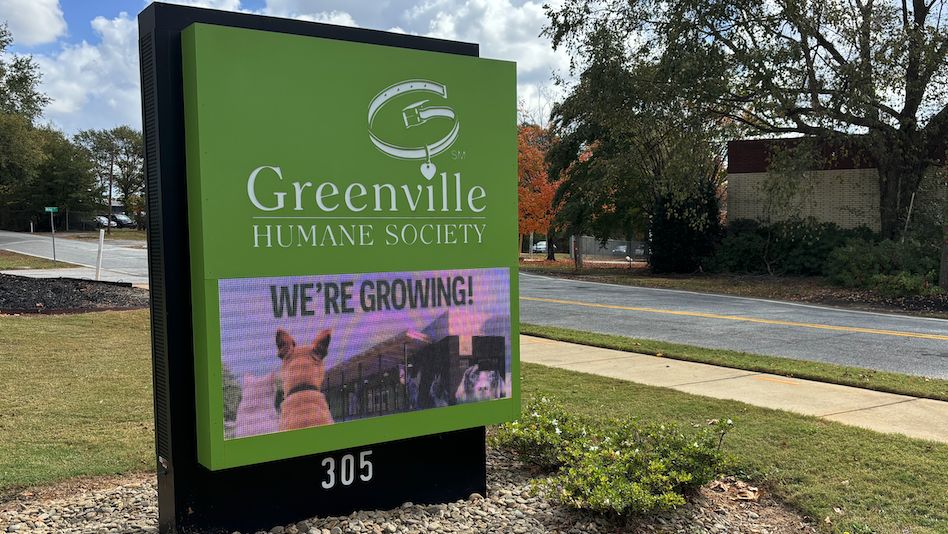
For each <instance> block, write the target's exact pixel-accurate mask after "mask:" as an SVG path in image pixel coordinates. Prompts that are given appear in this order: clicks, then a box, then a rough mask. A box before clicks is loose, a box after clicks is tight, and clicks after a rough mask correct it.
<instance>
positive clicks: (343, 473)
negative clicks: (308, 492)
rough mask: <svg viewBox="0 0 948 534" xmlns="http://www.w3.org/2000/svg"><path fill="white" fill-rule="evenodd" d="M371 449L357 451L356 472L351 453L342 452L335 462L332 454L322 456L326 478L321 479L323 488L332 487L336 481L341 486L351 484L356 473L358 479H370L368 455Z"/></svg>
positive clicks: (370, 469)
mask: <svg viewBox="0 0 948 534" xmlns="http://www.w3.org/2000/svg"><path fill="white" fill-rule="evenodd" d="M371 455H372V451H370V450H369V451H362V452H360V453H359V466H358V473H356V470H357V469H356V458H355V455H352V454H344V455H343V456H342V458H340V459H339V461H338V462H337V461H336V459H335V458H333V457H332V456H327V457H325V458H323V461H322V466H323V467H324V468H325V469H326V478H325V479H323V481H322V483H321V484H322V486H323V489H332V488H334V487H336V484H337V483H341V484H342V485H343V486H351V485H352V483H353V482H355V479H356V475H357V474H358V477H359V480H361V481H362V482H368V481H370V480H372V473H373V470H372V460H371V459H370V458H369V456H371Z"/></svg>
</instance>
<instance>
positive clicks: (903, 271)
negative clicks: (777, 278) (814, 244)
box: [825, 239, 940, 296]
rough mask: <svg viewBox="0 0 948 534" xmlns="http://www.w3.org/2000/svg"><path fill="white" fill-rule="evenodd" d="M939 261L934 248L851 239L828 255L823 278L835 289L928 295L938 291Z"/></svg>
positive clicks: (900, 294) (909, 243) (923, 245)
mask: <svg viewBox="0 0 948 534" xmlns="http://www.w3.org/2000/svg"><path fill="white" fill-rule="evenodd" d="M939 261H940V258H939V251H938V248H937V247H935V246H931V245H925V244H923V243H919V242H918V241H914V240H908V241H905V242H904V243H899V242H896V241H890V240H884V241H880V242H878V243H877V242H873V241H867V240H865V239H853V240H850V241H849V242H847V243H846V244H845V245H844V246H842V247H839V248H837V249H836V250H834V251H833V252H832V253H831V254H830V255H829V258H828V259H827V261H826V270H825V274H826V276H827V277H828V278H829V280H830V281H831V282H833V283H834V284H836V285H840V286H843V287H862V288H868V289H874V290H877V291H879V292H880V293H882V294H883V295H886V296H904V295H931V294H936V293H938V292H939V291H940V290H939V289H938V287H937V284H936V281H937V277H938V274H937V273H938V265H939Z"/></svg>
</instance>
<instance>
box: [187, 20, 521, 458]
mask: <svg viewBox="0 0 948 534" xmlns="http://www.w3.org/2000/svg"><path fill="white" fill-rule="evenodd" d="M182 54H183V58H182V59H183V66H184V96H185V110H186V112H185V124H186V142H187V159H188V174H187V182H188V197H189V198H188V203H189V215H188V217H189V221H188V223H189V228H190V246H191V262H192V293H193V294H192V303H193V320H194V343H195V347H194V349H195V375H196V384H195V387H196V399H197V400H196V406H195V409H196V410H197V412H196V413H197V421H198V459H199V461H200V462H201V463H202V464H203V465H205V466H206V467H208V468H210V469H223V468H229V467H235V466H241V465H248V464H252V463H259V462H264V461H270V460H276V459H280V458H288V457H293V456H300V455H306V454H314V453H319V452H325V451H330V450H338V449H343V448H349V447H358V446H362V445H368V444H372V443H379V442H385V441H391V440H397V439H403V438H408V437H412V436H419V435H425V434H432V433H439V432H446V431H451V430H457V429H461V428H470V427H475V426H483V425H487V424H493V423H498V422H502V421H505V420H510V419H512V418H515V417H517V416H518V414H519V407H520V389H519V374H520V372H519V358H518V352H519V348H518V343H517V340H518V328H517V325H518V316H517V295H518V292H517V215H516V212H517V186H516V183H517V180H516V174H517V169H516V166H517V159H516V91H515V87H516V85H515V84H516V82H515V79H516V72H515V65H514V64H513V63H510V62H503V61H495V60H486V59H479V58H474V57H467V56H457V55H451V54H442V53H434V52H423V51H416V50H410V49H401V48H393V47H385V46H377V45H367V44H360V43H353V42H345V41H336V40H329V39H319V38H313V37H302V36H291V35H285V34H278V33H271V32H264V31H254V30H246V29H236V28H227V27H222V26H213V25H202V24H195V25H193V26H191V27H189V28H188V29H187V30H185V31H184V33H183V37H182Z"/></svg>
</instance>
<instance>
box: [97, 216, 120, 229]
mask: <svg viewBox="0 0 948 534" xmlns="http://www.w3.org/2000/svg"><path fill="white" fill-rule="evenodd" d="M106 226H108V227H110V228H117V227H118V223H117V222H115V221H110V220H108V219H107V218H106V217H105V215H96V216H95V227H96V228H105V227H106Z"/></svg>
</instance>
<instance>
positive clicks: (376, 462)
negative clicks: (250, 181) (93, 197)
mask: <svg viewBox="0 0 948 534" xmlns="http://www.w3.org/2000/svg"><path fill="white" fill-rule="evenodd" d="M194 23H205V24H216V25H223V26H231V27H237V28H247V29H254V30H263V31H271V32H279V33H286V34H292V35H302V36H311V37H322V38H328V39H339V40H345V41H354V42H359V43H367V44H375V45H383V46H395V47H401V48H411V49H415V50H426V51H433V52H442V53H449V54H459V55H465V56H473V57H478V55H479V48H478V45H476V44H471V43H462V42H456V41H446V40H440V39H431V38H425V37H417V36H410V35H403V34H395V33H389V32H382V31H375V30H366V29H358V28H348V27H342V26H334V25H328V24H319V23H313V22H304V21H298V20H289V19H280V18H273V17H263V16H256V15H248V14H243V13H232V12H225V11H217V10H210V9H200V8H193V7H185V6H178V5H170V4H162V3H152V4H151V5H149V6H148V7H147V8H146V9H145V10H144V11H142V12H141V13H140V14H139V15H138V27H139V54H140V68H141V91H142V117H143V120H142V124H143V134H144V142H145V181H146V190H147V201H148V206H147V216H148V232H147V239H148V267H149V274H148V278H149V287H150V295H151V297H150V299H151V343H152V370H153V387H154V408H155V452H156V460H157V462H156V464H157V477H158V526H159V531H160V532H169V533H170V532H181V533H184V532H232V531H234V530H242V531H248V530H249V531H253V530H257V529H269V528H270V527H272V526H276V525H285V524H288V523H293V522H297V521H300V520H303V519H306V518H309V517H313V516H322V515H343V514H348V513H349V512H352V511H354V510H360V509H384V508H391V507H395V506H398V505H399V504H401V503H403V502H406V501H411V502H415V503H435V502H448V501H453V500H458V499H464V498H467V497H468V496H469V495H470V494H471V493H474V492H477V493H481V494H485V493H486V486H487V472H486V448H485V442H486V437H485V429H484V428H483V427H479V428H473V429H467V430H460V431H456V432H449V433H443V434H434V435H430V436H422V437H418V438H412V439H407V440H401V441H396V442H389V443H379V444H375V445H371V446H367V447H360V448H357V449H352V450H345V451H335V452H331V453H324V454H317V455H311V456H305V457H299V458H291V459H286V460H280V461H276V462H268V463H263V464H257V465H251V466H246V467H239V468H234V469H226V470H222V471H210V470H208V469H206V468H205V467H203V466H202V465H200V464H199V463H198V461H197V450H196V442H197V439H196V423H195V382H194V380H195V377H194V352H193V351H194V349H193V346H194V345H193V338H192V327H191V324H192V322H191V298H190V295H191V275H190V263H189V262H190V257H189V252H188V250H189V249H188V221H187V200H186V199H187V194H186V181H185V176H186V171H185V140H184V102H183V84H182V72H181V31H182V30H184V29H185V28H187V27H188V26H190V25H191V24H194ZM366 453H368V454H366ZM362 458H366V459H370V460H369V461H371V463H372V469H371V470H372V473H371V477H370V479H369V480H364V478H365V477H364V475H365V474H366V471H365V470H359V471H358V472H357V473H356V476H354V477H352V478H351V480H352V481H351V482H350V483H349V484H344V483H343V481H342V480H339V477H338V475H336V477H335V478H336V479H337V480H333V481H332V482H333V484H332V485H331V487H329V488H327V487H326V486H327V485H328V483H329V482H330V480H329V477H330V475H328V473H327V471H328V469H329V466H338V465H341V464H342V463H344V462H353V461H354V462H358V461H359V459H362ZM354 465H359V464H358V463H355V464H354Z"/></svg>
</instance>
